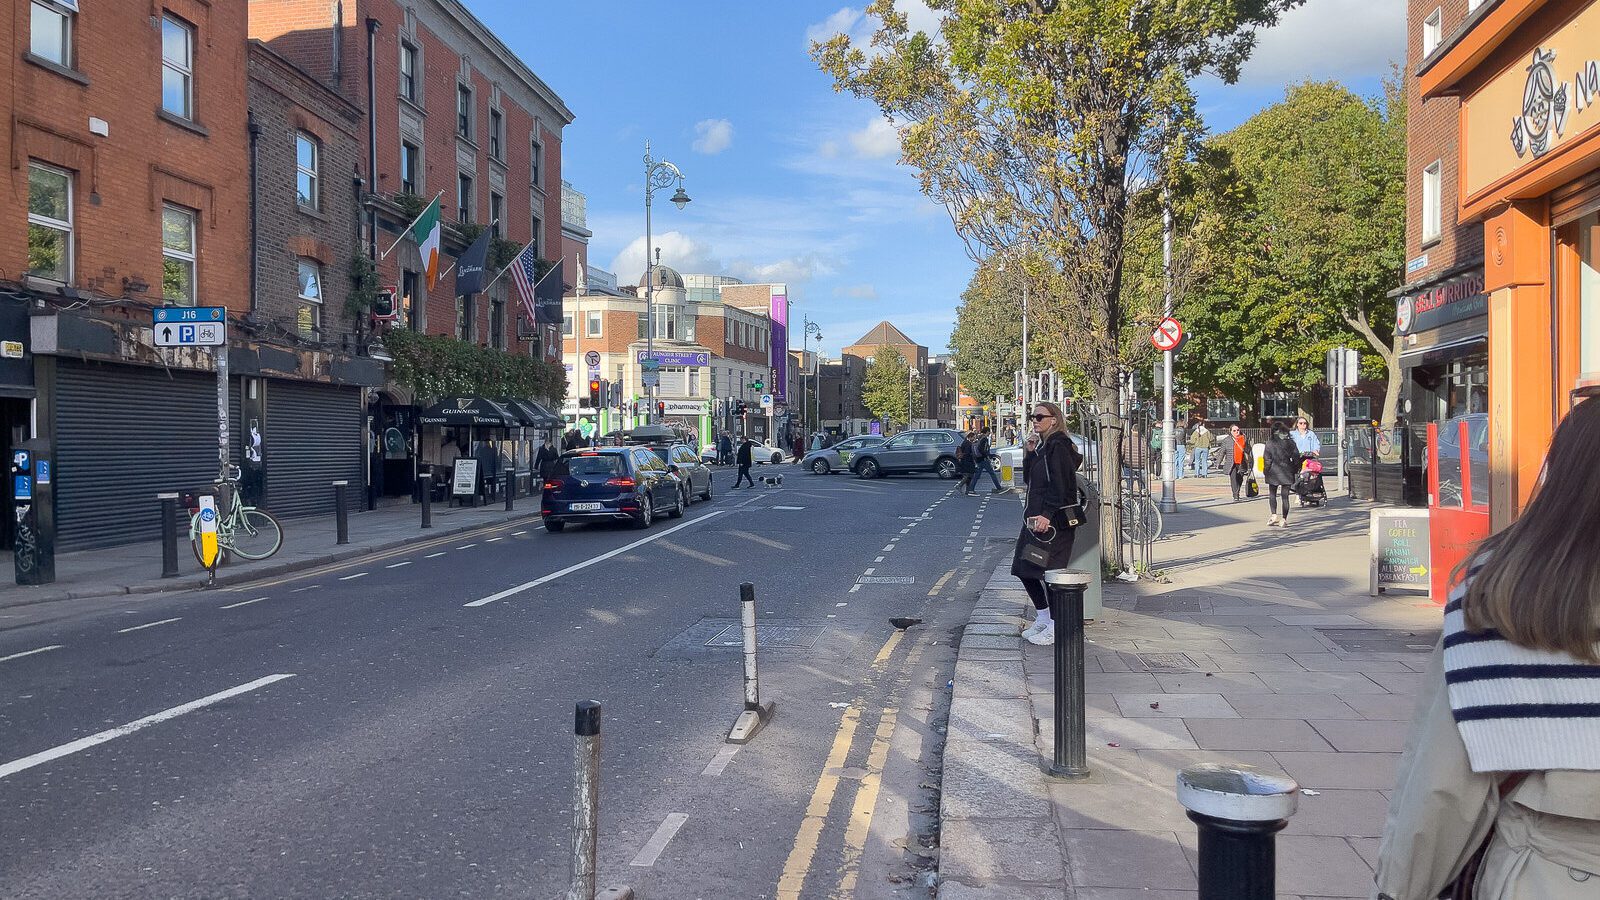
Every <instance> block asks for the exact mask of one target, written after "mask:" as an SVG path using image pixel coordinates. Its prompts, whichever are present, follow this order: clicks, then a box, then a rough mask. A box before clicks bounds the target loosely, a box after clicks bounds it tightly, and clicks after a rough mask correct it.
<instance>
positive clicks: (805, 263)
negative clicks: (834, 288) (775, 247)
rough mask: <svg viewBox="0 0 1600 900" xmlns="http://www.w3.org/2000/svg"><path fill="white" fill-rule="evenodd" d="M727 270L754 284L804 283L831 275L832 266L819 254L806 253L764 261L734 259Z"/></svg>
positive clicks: (736, 276)
mask: <svg viewBox="0 0 1600 900" xmlns="http://www.w3.org/2000/svg"><path fill="white" fill-rule="evenodd" d="M727 271H728V274H730V275H732V276H734V277H735V278H741V279H743V280H745V281H748V282H752V283H756V284H760V283H761V282H765V281H781V282H785V283H792V284H804V283H805V282H808V281H811V280H812V279H814V278H817V277H820V276H824V275H832V274H833V272H834V268H833V263H832V262H830V261H829V260H827V259H826V258H824V257H822V256H821V255H819V254H816V253H807V254H805V255H804V256H792V257H789V258H787V259H780V260H776V261H773V262H764V263H763V262H754V261H752V260H738V259H736V260H733V261H732V262H730V263H728V268H727Z"/></svg>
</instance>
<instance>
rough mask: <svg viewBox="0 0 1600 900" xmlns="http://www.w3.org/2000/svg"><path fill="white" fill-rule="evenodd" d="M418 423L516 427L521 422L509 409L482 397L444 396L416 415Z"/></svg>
mask: <svg viewBox="0 0 1600 900" xmlns="http://www.w3.org/2000/svg"><path fill="white" fill-rule="evenodd" d="M417 423H418V424H419V425H482V426H488V427H491V428H516V427H517V426H518V425H520V424H521V421H520V420H519V419H518V418H517V416H516V415H515V414H513V413H512V412H511V410H509V409H506V408H505V407H504V406H502V405H501V404H499V403H496V402H495V401H493V400H487V399H485V398H483V397H446V398H444V399H443V400H440V401H439V402H438V403H435V404H434V405H432V406H430V407H428V408H427V409H425V410H423V411H422V413H421V414H420V415H418V416H417Z"/></svg>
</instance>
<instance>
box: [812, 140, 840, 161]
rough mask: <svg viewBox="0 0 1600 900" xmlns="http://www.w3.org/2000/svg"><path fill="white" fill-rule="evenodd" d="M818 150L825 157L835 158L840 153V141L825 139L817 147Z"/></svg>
mask: <svg viewBox="0 0 1600 900" xmlns="http://www.w3.org/2000/svg"><path fill="white" fill-rule="evenodd" d="M817 152H818V153H819V154H821V155H822V158H823V159H834V158H836V157H837V156H838V155H839V142H838V141H823V142H822V143H821V145H819V146H818V147H817Z"/></svg>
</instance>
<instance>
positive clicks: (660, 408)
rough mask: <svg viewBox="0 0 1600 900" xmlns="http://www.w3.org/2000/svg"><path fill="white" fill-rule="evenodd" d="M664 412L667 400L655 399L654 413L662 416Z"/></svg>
mask: <svg viewBox="0 0 1600 900" xmlns="http://www.w3.org/2000/svg"><path fill="white" fill-rule="evenodd" d="M666 414H667V401H665V400H657V401H656V415H658V416H664V415H666Z"/></svg>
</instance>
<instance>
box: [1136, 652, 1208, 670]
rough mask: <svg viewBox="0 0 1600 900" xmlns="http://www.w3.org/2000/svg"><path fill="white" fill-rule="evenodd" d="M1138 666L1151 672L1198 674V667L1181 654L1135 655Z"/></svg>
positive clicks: (1185, 655)
mask: <svg viewBox="0 0 1600 900" xmlns="http://www.w3.org/2000/svg"><path fill="white" fill-rule="evenodd" d="M1134 656H1136V657H1138V659H1139V663H1140V665H1143V666H1144V667H1145V669H1146V670H1148V671H1151V672H1159V673H1167V672H1198V671H1200V667H1199V666H1197V665H1195V662H1194V660H1192V659H1190V658H1189V657H1188V655H1187V654H1183V653H1135V654H1134Z"/></svg>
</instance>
